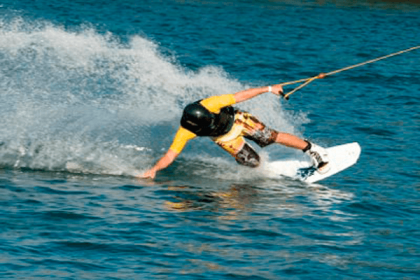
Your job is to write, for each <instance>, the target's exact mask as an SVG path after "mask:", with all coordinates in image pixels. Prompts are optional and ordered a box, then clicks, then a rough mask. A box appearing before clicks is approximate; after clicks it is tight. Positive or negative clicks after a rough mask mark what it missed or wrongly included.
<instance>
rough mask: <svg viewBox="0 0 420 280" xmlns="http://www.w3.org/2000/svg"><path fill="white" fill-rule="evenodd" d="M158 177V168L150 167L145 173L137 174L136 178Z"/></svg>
mask: <svg viewBox="0 0 420 280" xmlns="http://www.w3.org/2000/svg"><path fill="white" fill-rule="evenodd" d="M155 177H156V170H154V169H153V168H152V169H149V170H147V171H146V172H144V173H143V174H140V175H137V176H136V178H138V179H148V178H150V179H154V178H155Z"/></svg>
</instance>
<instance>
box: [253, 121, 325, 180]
mask: <svg viewBox="0 0 420 280" xmlns="http://www.w3.org/2000/svg"><path fill="white" fill-rule="evenodd" d="M245 114H246V115H245V119H246V120H247V124H248V126H247V127H248V128H252V129H248V131H247V135H246V136H245V137H246V138H248V139H251V140H253V141H254V142H256V143H257V144H258V145H259V146H260V147H265V146H268V145H270V144H272V143H278V144H281V145H284V146H287V147H291V148H295V149H299V150H302V151H303V152H304V153H306V154H307V155H308V156H309V157H310V158H311V161H312V163H313V165H314V166H315V168H317V169H318V171H319V172H320V173H325V172H327V171H328V170H329V169H330V166H329V165H328V162H329V159H328V153H327V151H326V150H325V149H324V148H322V147H320V146H318V145H316V144H314V143H311V142H309V141H307V140H304V139H301V138H299V137H297V136H295V135H292V134H289V133H284V132H277V131H275V130H273V129H270V128H268V127H266V126H265V125H264V124H263V123H261V122H260V121H259V120H258V119H257V118H255V117H254V116H252V115H250V114H248V113H245Z"/></svg>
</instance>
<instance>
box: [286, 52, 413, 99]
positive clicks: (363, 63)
mask: <svg viewBox="0 0 420 280" xmlns="http://www.w3.org/2000/svg"><path fill="white" fill-rule="evenodd" d="M416 49H420V46H416V47H412V48H409V49H406V50H402V51H399V52H395V53H391V54H388V55H385V56H381V57H378V58H375V59H371V60H368V61H365V62H362V63H358V64H355V65H351V66H347V67H344V68H341V69H338V70H334V71H331V72H328V73H321V74H318V75H316V76H314V77H310V78H306V79H300V80H296V81H291V82H285V83H282V84H281V85H282V86H287V85H293V84H298V83H303V84H301V85H300V86H298V87H297V88H295V89H294V90H292V91H290V92H288V93H287V94H283V97H284V99H286V100H287V99H289V96H290V95H292V94H293V93H295V92H296V91H298V90H300V89H301V88H303V87H305V86H307V85H308V84H310V83H311V82H313V81H315V80H317V79H323V78H325V77H327V76H331V75H334V74H337V73H340V72H343V71H347V70H350V69H353V68H356V67H360V66H363V65H366V64H369V63H374V62H377V61H380V60H383V59H387V58H389V57H393V56H396V55H400V54H403V53H406V52H410V51H413V50H416Z"/></svg>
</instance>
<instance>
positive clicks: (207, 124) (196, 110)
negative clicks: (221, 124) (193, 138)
mask: <svg viewBox="0 0 420 280" xmlns="http://www.w3.org/2000/svg"><path fill="white" fill-rule="evenodd" d="M214 120H215V115H214V114H212V113H211V112H210V111H209V110H207V109H206V108H204V107H203V106H202V105H201V104H200V103H198V102H195V103H192V104H189V105H188V106H187V107H185V109H184V112H183V114H182V119H181V125H182V126H183V127H184V128H186V129H188V130H190V131H191V132H193V133H195V134H197V135H199V134H200V132H202V131H204V130H208V129H211V128H212V127H213V126H214Z"/></svg>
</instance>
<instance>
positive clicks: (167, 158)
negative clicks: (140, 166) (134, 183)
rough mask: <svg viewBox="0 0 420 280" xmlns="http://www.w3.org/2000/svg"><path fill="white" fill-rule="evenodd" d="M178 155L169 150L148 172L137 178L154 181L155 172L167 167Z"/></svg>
mask: <svg viewBox="0 0 420 280" xmlns="http://www.w3.org/2000/svg"><path fill="white" fill-rule="evenodd" d="M178 155H179V153H177V152H175V151H173V150H172V149H169V150H168V151H167V152H166V154H165V155H164V156H163V157H162V158H161V159H160V160H159V161H158V162H157V163H156V164H155V166H153V167H152V168H151V169H149V170H148V171H146V172H144V173H143V174H142V175H139V176H137V177H138V178H152V179H154V178H155V177H156V172H158V171H159V170H162V169H165V168H166V167H168V166H169V165H170V164H171V163H172V162H174V160H175V159H176V157H177V156H178Z"/></svg>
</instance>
